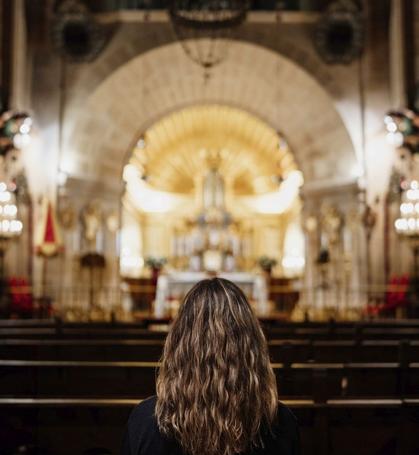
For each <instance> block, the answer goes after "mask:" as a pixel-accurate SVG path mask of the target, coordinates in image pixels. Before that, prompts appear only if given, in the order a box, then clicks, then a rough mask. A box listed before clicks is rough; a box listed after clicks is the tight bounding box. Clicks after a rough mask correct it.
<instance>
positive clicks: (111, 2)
mask: <svg viewBox="0 0 419 455" xmlns="http://www.w3.org/2000/svg"><path fill="white" fill-rule="evenodd" d="M168 3H169V1H168V0H105V1H101V2H95V1H92V0H91V1H89V7H90V9H91V11H92V12H112V11H118V10H147V9H152V10H159V9H160V10H161V9H166V8H167V6H168ZM330 3H331V0H280V1H277V0H253V1H251V2H250V8H251V10H255V11H276V10H281V11H324V10H325V8H326V7H327V6H328V5H329V4H330Z"/></svg>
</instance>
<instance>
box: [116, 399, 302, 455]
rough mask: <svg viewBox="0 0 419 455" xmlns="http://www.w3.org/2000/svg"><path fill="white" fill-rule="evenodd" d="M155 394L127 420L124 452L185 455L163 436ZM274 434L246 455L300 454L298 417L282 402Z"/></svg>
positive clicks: (138, 406)
mask: <svg viewBox="0 0 419 455" xmlns="http://www.w3.org/2000/svg"><path fill="white" fill-rule="evenodd" d="M155 405H156V397H155V396H153V397H151V398H148V399H147V400H144V401H143V402H141V403H140V404H139V405H137V406H136V407H135V408H134V409H133V411H132V412H131V415H130V417H129V420H128V425H127V430H126V433H125V438H124V441H123V447H122V452H121V453H122V455H184V452H183V451H182V449H181V447H180V446H179V444H178V443H177V442H176V441H173V440H170V439H168V438H166V437H164V436H163V435H162V434H161V433H160V431H159V429H158V427H157V421H156V417H155V415H154V410H155ZM272 433H273V434H269V435H267V436H266V437H265V438H264V448H258V449H254V450H252V451H249V452H246V454H243V455H300V438H299V431H298V425H297V420H296V418H295V417H294V415H293V414H292V412H291V411H290V410H289V409H288V408H287V407H286V406H285V405H283V404H281V403H280V405H279V407H278V418H277V421H276V422H275V425H274V427H273V431H272Z"/></svg>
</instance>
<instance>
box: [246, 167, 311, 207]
mask: <svg viewBox="0 0 419 455" xmlns="http://www.w3.org/2000/svg"><path fill="white" fill-rule="evenodd" d="M303 183H304V178H303V174H302V173H301V172H300V171H292V172H290V173H289V175H288V176H287V178H286V179H285V180H284V182H282V184H281V186H280V187H279V189H278V190H277V191H273V192H269V193H266V194H261V195H257V196H248V197H243V202H244V203H245V204H246V205H248V206H249V208H251V209H253V210H254V211H255V212H257V213H266V214H280V213H284V212H285V211H287V210H288V209H289V208H290V207H291V205H292V204H293V203H294V201H295V198H296V197H297V196H298V192H299V188H300V187H301V185H302V184H303Z"/></svg>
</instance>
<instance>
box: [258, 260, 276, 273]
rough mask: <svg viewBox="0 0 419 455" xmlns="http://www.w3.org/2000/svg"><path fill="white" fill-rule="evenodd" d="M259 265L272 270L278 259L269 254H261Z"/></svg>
mask: <svg viewBox="0 0 419 455" xmlns="http://www.w3.org/2000/svg"><path fill="white" fill-rule="evenodd" d="M257 263H258V265H259V267H260V268H261V269H262V270H264V271H266V272H270V271H271V270H272V267H275V266H276V264H277V263H278V261H277V260H276V259H275V258H271V257H269V256H261V257H260V258H259V259H258V261H257Z"/></svg>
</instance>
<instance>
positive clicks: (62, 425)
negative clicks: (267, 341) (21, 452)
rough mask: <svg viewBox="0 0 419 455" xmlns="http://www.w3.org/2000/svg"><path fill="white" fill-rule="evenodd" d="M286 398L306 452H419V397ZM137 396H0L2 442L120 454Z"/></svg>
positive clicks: (62, 454) (63, 452)
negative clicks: (99, 449)
mask: <svg viewBox="0 0 419 455" xmlns="http://www.w3.org/2000/svg"><path fill="white" fill-rule="evenodd" d="M283 401H284V403H285V404H286V405H287V406H289V407H290V408H291V409H292V411H293V413H294V414H295V415H296V416H297V419H298V421H299V426H300V431H301V441H302V453H303V454H304V455H335V454H339V455H353V454H357V455H392V454H397V455H414V454H417V453H419V438H418V437H417V425H418V420H417V415H418V412H419V400H416V401H415V400H397V399H391V400H384V399H381V400H369V399H364V400H360V399H357V400H349V399H344V400H330V401H328V402H327V403H323V404H321V405H319V404H316V403H314V402H313V401H312V400H283ZM138 402H139V398H136V397H130V398H127V399H123V400H121V399H109V398H85V399H80V398H64V399H63V398H52V399H51V398H48V399H45V398H42V399H40V398H31V399H16V398H13V399H4V398H0V440H1V441H2V448H3V449H5V448H6V449H7V448H8V447H13V446H16V445H20V444H22V443H27V444H29V443H32V444H35V445H37V446H38V447H40V448H42V452H41V453H43V454H45V455H46V454H49V455H74V454H82V453H83V451H84V450H86V449H87V448H91V447H103V448H106V449H108V450H109V451H110V452H111V453H112V454H115V455H116V454H118V453H119V452H120V444H121V440H122V438H123V433H124V431H125V426H126V422H127V419H128V416H129V413H130V412H131V409H132V408H133V407H134V406H135V405H136V404H137V403H138ZM63 441H65V442H66V443H65V444H64V445H63Z"/></svg>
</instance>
